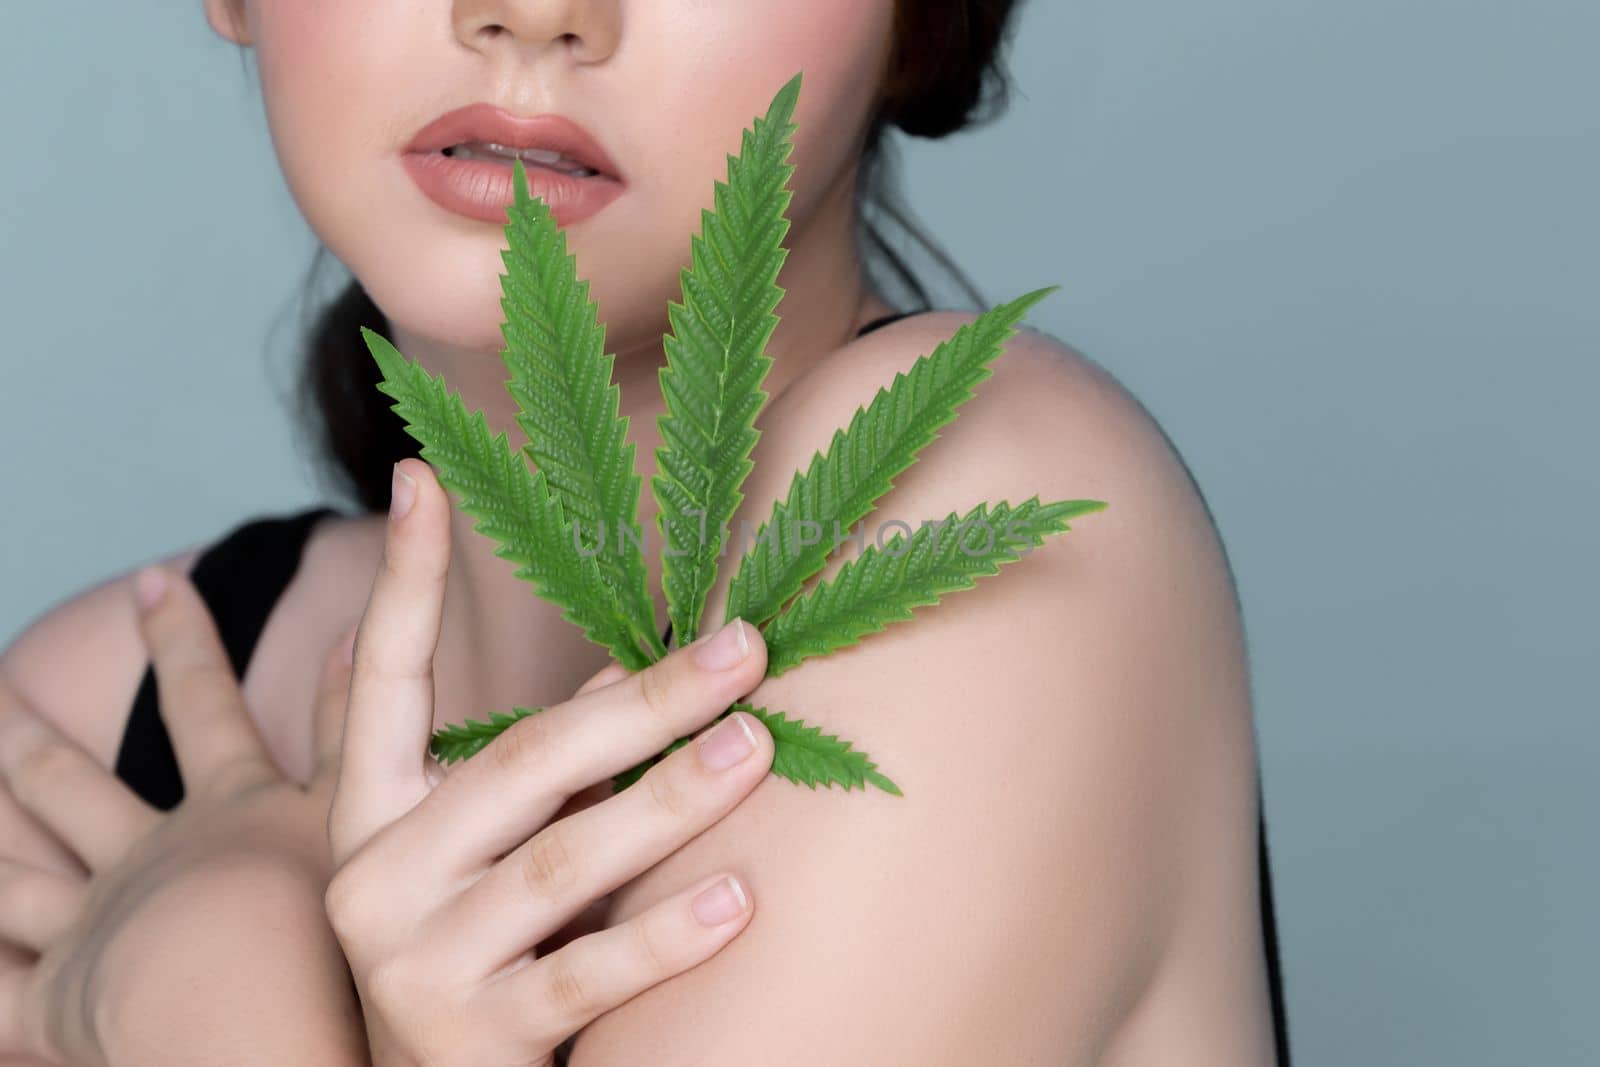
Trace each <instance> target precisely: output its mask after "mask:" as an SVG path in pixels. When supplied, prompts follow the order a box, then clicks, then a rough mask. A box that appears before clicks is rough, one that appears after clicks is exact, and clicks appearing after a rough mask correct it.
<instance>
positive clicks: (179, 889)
mask: <svg viewBox="0 0 1600 1067" xmlns="http://www.w3.org/2000/svg"><path fill="white" fill-rule="evenodd" d="M396 478H397V480H398V481H400V482H401V483H402V484H403V485H404V486H405V487H406V488H405V489H404V490H403V491H402V492H400V493H397V495H396V500H397V502H405V501H407V500H409V501H410V502H411V504H410V506H409V507H401V508H397V514H396V516H395V518H394V521H393V522H392V524H391V527H390V530H391V533H390V538H389V541H388V546H387V548H386V552H385V557H384V563H383V566H382V567H381V568H380V570H379V573H378V577H377V579H376V581H375V582H374V585H373V590H372V597H371V601H370V603H369V606H368V610H367V612H366V613H365V614H364V616H363V618H362V622H361V625H360V629H359V633H352V634H351V635H350V637H349V638H347V639H346V640H345V641H344V642H341V647H340V648H337V649H335V650H334V652H333V654H331V655H330V656H329V657H328V659H327V662H326V664H325V666H324V669H323V674H322V679H321V686H320V690H319V696H318V714H317V719H316V723H317V740H318V744H317V759H316V766H315V769H314V771H313V774H312V776H311V780H310V782H309V783H308V785H306V786H304V787H302V786H299V785H296V784H294V783H292V782H289V781H288V780H287V779H286V778H285V777H284V775H283V773H282V772H281V771H280V770H279V769H278V768H277V767H276V766H275V765H274V764H273V762H272V760H271V758H270V755H269V754H268V752H267V749H266V747H265V745H264V744H263V742H262V740H261V737H260V734H259V733H258V732H257V730H256V728H255V725H254V723H253V722H252V721H251V718H250V715H249V713H248V710H247V708H246V706H245V702H244V698H243V696H242V694H241V692H240V690H239V686H238V682H237V680H236V679H235V678H234V677H233V675H232V667H231V666H230V664H229V662H228V658H227V654H226V651H225V650H224V649H223V647H222V643H221V641H220V639H219V637H218V635H217V631H216V626H215V624H214V622H213V621H212V619H211V618H210V616H209V614H208V613H207V612H206V608H205V605H204V603H203V601H202V600H201V599H200V596H199V594H198V592H197V591H196V590H195V588H194V586H193V585H192V584H191V583H190V582H189V581H188V580H187V579H186V578H184V577H183V576H180V575H174V574H171V573H169V572H167V571H164V570H161V569H151V570H150V571H147V572H146V573H145V574H144V575H142V576H141V584H140V592H141V593H144V592H146V591H147V590H149V591H151V592H152V594H153V596H154V597H158V599H152V600H151V601H150V603H148V604H145V603H141V609H142V610H141V611H140V616H139V617H140V620H141V633H142V634H143V636H144V637H145V639H146V643H147V645H148V647H149V649H150V652H151V661H152V663H153V665H154V667H155V671H156V677H157V682H158V685H159V688H160V694H161V700H162V708H163V712H164V714H165V717H166V718H167V721H168V724H169V728H170V730H171V735H172V739H173V746H174V749H175V752H176V754H177V757H178V762H179V766H180V769H181V771H182V774H183V778H184V783H185V787H186V792H185V797H184V800H183V802H182V803H181V804H180V805H179V806H178V808H177V809H176V810H175V811H173V812H171V813H162V812H160V811H157V810H156V809H154V808H152V807H150V806H149V805H148V804H147V803H145V802H144V801H143V800H142V799H140V798H139V797H138V796H137V795H135V794H134V793H133V792H132V791H131V790H130V789H129V788H128V787H127V786H126V785H125V784H124V783H122V782H121V781H120V780H119V779H117V778H116V777H115V776H114V775H112V774H111V773H110V772H109V771H107V770H106V769H105V768H104V767H102V766H101V765H100V764H99V763H97V762H96V761H95V760H94V758H93V757H92V756H90V755H89V754H88V753H87V752H85V751H83V749H82V748H81V747H79V746H78V745H76V744H75V743H73V742H72V741H71V740H69V739H68V738H66V737H64V736H62V735H61V733H60V732H59V731H57V730H56V729H55V728H54V727H52V726H51V725H50V724H49V723H47V722H45V721H44V720H43V719H41V718H40V717H39V716H38V715H37V714H35V713H34V712H33V711H32V709H30V708H29V707H28V706H27V705H26V703H25V702H24V701H23V700H22V699H21V698H20V696H19V695H18V694H17V693H16V692H15V691H14V690H12V689H11V687H10V686H8V685H5V684H3V681H0V780H3V783H4V786H5V788H6V790H7V792H8V794H9V796H10V797H11V798H12V799H13V800H14V801H15V803H16V804H17V806H18V808H19V809H20V811H21V812H22V813H25V814H26V815H28V816H31V817H33V818H34V819H36V820H37V826H38V827H39V828H42V829H43V830H44V831H45V832H46V833H47V834H48V835H50V837H51V838H52V839H53V840H52V845H53V846H54V849H53V850H52V849H49V848H39V847H34V848H32V849H31V850H30V851H31V854H30V855H27V856H26V858H24V857H23V856H17V857H16V858H4V859H0V938H3V939H4V940H6V941H7V942H9V943H10V944H12V945H13V946H15V947H17V948H20V949H23V950H26V951H27V952H28V953H30V954H31V955H32V958H31V959H30V960H28V961H27V962H20V961H19V962H14V963H11V964H9V965H7V966H5V967H3V968H0V1053H3V1054H4V1055H6V1056H7V1057H10V1058H12V1059H11V1062H25V1063H30V1064H32V1063H48V1064H61V1065H71V1067H102V1065H114V1064H130V1065H132V1064H152V1065H154V1064H163V1065H182V1064H191V1063H192V1064H196V1065H199V1064H215V1063H219V1062H227V1063H230V1064H262V1065H281V1064H284V1063H312V1062H314V1063H317V1064H319V1065H325V1067H337V1065H339V1064H360V1063H367V1062H371V1063H374V1064H379V1065H382V1067H390V1065H395V1067H398V1065H410V1064H428V1065H431V1067H446V1065H449V1064H462V1065H474V1067H478V1065H483V1064H493V1063H507V1064H509V1063H516V1064H526V1065H545V1064H550V1063H553V1062H554V1052H555V1049H556V1048H557V1046H559V1045H560V1044H561V1043H562V1042H563V1041H565V1040H567V1039H568V1038H570V1037H571V1036H573V1035H574V1034H576V1033H577V1032H578V1031H579V1030H580V1029H582V1027H583V1026H585V1025H587V1024H588V1023H590V1022H591V1021H593V1019H594V1018H595V1017H596V1016H598V1015H599V1014H601V1013H603V1012H605V1011H607V1010H610V1009H611V1008H614V1007H616V1006H617V1005H619V1004H621V1003H623V1002H624V1001H626V1000H628V999H629V998H631V997H633V996H634V995H636V994H637V993H639V992H640V991H642V990H643V989H645V988H648V987H649V986H651V985H654V984H656V983H658V982H660V981H663V980H665V979H666V978H669V977H671V976H673V975H675V974H678V973H681V972H682V971H684V970H687V969H689V968H690V967H693V966H695V965H696V964H698V963H700V962H701V961H702V960H704V959H706V958H707V957H709V956H710V955H712V954H713V953H715V952H716V951H717V950H718V949H720V948H721V947H722V946H723V945H725V944H727V943H728V942H729V941H730V940H732V939H733V938H734V937H736V936H737V935H738V934H739V933H740V932H741V931H742V930H743V929H744V928H745V926H746V924H747V923H748V922H749V919H750V917H751V915H752V913H753V904H754V902H753V901H752V900H751V899H750V895H749V893H748V891H747V890H745V889H744V888H743V887H742V886H739V885H737V883H736V881H735V882H732V883H730V882H729V880H728V876H729V872H720V871H719V872H714V873H712V874H711V875H709V876H707V877H705V878H701V879H699V880H698V881H697V882H696V883H695V884H693V885H691V886H688V887H687V888H686V889H685V890H684V891H683V892H681V893H678V894H676V895H674V896H673V897H671V898H669V899H668V900H666V901H665V902H663V903H661V904H657V905H655V906H654V907H652V908H650V909H649V910H647V911H646V912H644V913H643V914H641V915H638V916H636V917H634V918H632V919H630V920H628V921H627V922H624V923H619V924H618V925H617V926H615V927H612V928H609V929H604V930H593V931H590V930H587V929H585V925H586V912H587V911H588V909H589V908H590V906H591V905H592V904H593V903H594V902H596V901H598V900H602V899H604V898H605V896H606V895H607V894H608V893H609V892H610V891H611V890H612V889H613V888H615V887H616V886H618V885H620V884H622V883H623V882H625V881H627V880H628V879H630V878H633V877H635V876H637V875H638V874H639V873H640V872H642V871H643V870H645V869H647V868H649V867H650V866H652V865H653V864H655V863H656V862H658V861H659V860H660V859H661V858H663V857H664V856H665V855H667V854H669V853H671V852H672V851H674V850H676V849H677V848H679V847H681V846H682V845H683V844H684V842H686V841H687V840H689V839H691V838H692V837H693V836H694V835H695V834H697V833H699V832H701V831H702V830H704V829H705V828H706V827H707V826H709V825H711V824H712V823H714V822H715V821H716V820H717V819H719V818H721V817H722V816H723V815H725V814H726V813H727V812H728V810H730V809H731V808H732V807H733V806H734V805H735V804H737V803H738V802H739V801H740V800H742V799H743V798H744V797H745V796H746V795H748V794H749V792H750V791H751V789H752V788H754V786H755V785H756V784H757V783H758V782H759V781H760V780H761V779H762V778H763V777H765V775H766V774H767V772H768V770H769V768H770V765H771V762H772V755H773V749H772V739H771V737H770V736H769V735H768V734H767V732H766V730H765V728H763V727H762V725H761V723H760V721H759V720H757V719H753V718H752V717H750V716H749V715H745V714H734V715H729V716H725V717H723V718H722V719H721V720H720V721H719V722H718V723H717V724H716V725H715V726H714V727H713V728H711V729H708V730H706V731H704V732H703V733H701V734H700V736H699V737H698V738H697V739H696V741H695V742H694V743H693V744H690V745H686V746H683V747H682V748H680V749H678V750H677V751H676V752H675V753H673V754H672V755H671V756H669V757H667V758H666V759H664V760H662V761H661V762H660V763H658V764H657V765H655V766H654V767H652V768H651V769H650V770H649V771H648V772H647V773H646V774H645V775H644V776H643V777H642V778H641V779H640V780H639V782H637V783H636V784H635V785H634V786H633V787H631V788H629V789H627V790H625V791H624V792H623V793H621V794H619V795H617V796H614V797H609V798H607V799H601V798H598V797H595V796H594V793H595V787H596V786H600V787H603V788H604V789H605V791H606V792H607V793H608V794H609V791H610V782H609V780H610V778H611V777H612V776H613V775H615V774H618V773H620V772H622V771H624V770H627V769H628V768H629V767H631V766H633V765H634V764H636V763H637V762H639V761H640V760H642V759H645V758H647V757H648V756H650V755H652V754H654V753H656V752H659V751H660V750H661V749H663V748H665V747H666V746H667V745H668V744H670V743H671V742H672V741H673V740H676V739H677V738H679V737H682V736H686V735H688V734H690V733H693V732H695V731H696V730H697V729H698V728H699V727H702V726H705V725H706V723H707V722H708V721H710V720H712V719H713V718H714V717H716V716H717V715H718V713H719V712H720V711H722V710H724V709H726V707H727V706H728V704H730V703H731V702H732V701H733V700H735V699H737V698H738V697H740V696H742V695H743V694H744V693H745V692H747V691H748V690H749V689H751V688H752V687H753V686H754V685H755V683H756V682H757V681H759V679H760V678H761V676H762V673H763V672H764V670H765V666H766V654H765V646H764V645H763V644H762V642H761V637H760V634H759V633H758V632H757V631H756V630H755V629H754V628H753V627H749V626H745V625H744V624H743V623H742V622H739V621H738V620H735V621H734V622H733V623H732V624H730V625H729V626H726V627H724V628H723V629H722V630H721V631H720V632H719V633H716V634H710V635H707V636H706V637H705V638H702V639H701V640H700V641H697V642H695V643H694V644H692V645H690V646H689V647H687V648H683V649H677V650H674V651H673V652H672V653H671V654H670V655H669V656H667V657H666V658H665V659H664V660H662V661H661V662H660V663H657V664H655V665H653V666H651V667H650V668H648V669H646V670H644V671H641V672H638V673H633V674H630V673H629V672H627V671H625V670H623V669H622V668H621V666H620V664H616V663H614V662H613V663H612V664H610V665H608V667H607V668H606V669H604V670H602V671H601V672H599V673H598V674H596V675H595V677H594V678H592V679H590V680H589V682H588V683H586V684H585V685H584V686H583V687H582V688H581V689H580V690H579V692H578V694H577V695H576V696H575V697H574V698H573V699H572V700H570V701H567V702H564V703H562V704H560V705H557V706H555V707H552V708H549V709H547V710H546V711H544V712H542V713H541V714H539V715H537V716H534V717H531V718H529V719H525V720H524V721H523V722H521V723H519V724H517V726H515V727H513V728H512V729H511V730H508V731H507V732H506V733H505V734H503V735H502V736H501V737H500V738H498V739H496V740H495V742H494V743H493V744H491V745H490V746H488V747H487V748H486V749H485V750H484V751H483V752H482V753H480V754H479V755H478V757H476V758H475V759H474V760H472V761H471V762H469V763H467V764H465V765H464V766H463V767H461V768H460V769H459V770H457V771H456V772H454V773H451V774H448V775H446V774H445V773H444V771H443V770H441V768H440V767H439V766H438V764H437V763H435V762H434V761H433V760H432V759H431V758H430V757H428V755H427V735H428V731H429V729H430V724H431V723H432V721H433V707H432V698H433V697H432V689H433V687H432V676H431V668H432V662H431V661H432V655H433V647H434V644H435V643H436V641H437V638H438V606H439V604H440V603H441V602H442V599H443V592H444V590H443V576H444V571H445V567H444V563H445V562H446V560H447V559H448V556H449V536H448V534H449V524H448V521H447V520H448V514H449V509H450V502H449V499H448V497H447V496H446V495H445V493H444V491H443V489H442V488H441V487H440V486H439V484H438V482H437V481H436V480H435V479H434V477H433V475H432V472H431V469H430V468H429V467H428V466H427V464H425V463H422V462H421V461H420V460H406V461H404V462H403V463H401V464H400V465H399V466H398V467H397V469H396ZM146 579H155V580H157V581H156V584H155V585H154V586H150V585H147V584H146V583H145V580H146ZM352 660H353V666H352ZM347 708H348V710H347ZM341 737H342V739H343V742H344V744H343V747H342V751H341ZM584 793H588V794H590V796H589V799H586V800H580V802H579V803H577V804H576V805H575V804H573V803H572V801H573V800H574V798H578V797H579V796H580V794H584ZM508 812H509V813H510V814H512V815H514V816H515V818H508V817H507V815H508ZM39 840H43V838H42V837H40V838H39ZM64 859H65V860H70V861H76V865H75V866H72V865H69V864H68V863H66V862H63V860H64ZM419 860H422V861H423V862H420V863H419ZM29 861H31V862H29ZM335 870H337V873H336V874H335V873H334V872H335ZM330 875H331V876H332V877H331V881H330ZM735 878H736V876H735ZM324 887H325V888H324ZM397 888H398V889H400V890H401V891H399V892H397ZM324 901H325V904H326V909H327V915H328V916H329V917H331V919H332V924H333V930H334V931H336V932H337V937H338V940H339V945H335V944H332V938H331V937H330V936H329V928H328V926H327V924H326V923H325V922H324V921H323V916H322V912H321V908H322V906H323V904H324ZM575 920H576V922H575ZM590 925H592V924H590ZM579 935H581V936H579ZM341 945H342V949H343V953H344V955H341V950H340V946H341ZM536 945H545V946H550V947H549V948H548V949H547V950H546V951H543V952H539V953H537V958H535V957H536V953H535V946H536ZM346 957H348V960H349V967H350V973H351V974H352V975H353V976H354V978H355V983H356V987H357V989H358V990H359V994H360V1005H359V1010H358V1007H357V1005H356V1004H354V1003H352V1002H351V998H350V995H349V990H348V986H347V985H346V980H345V976H346V969H345V967H346V962H345V960H346ZM241 964H244V965H241ZM185 991H188V995H185ZM363 1018H364V1030H365V1035H363V1032H362V1031H363V1025H362V1023H361V1022H360V1020H361V1019H363ZM291 1020H292V1021H293V1022H294V1025H285V1023H286V1022H288V1021H291ZM363 1036H365V1038H366V1039H367V1040H363ZM368 1041H370V1045H369V1044H368V1043H367V1042H368ZM369 1050H370V1060H369ZM23 1057H26V1058H25V1059H24V1058H23Z"/></svg>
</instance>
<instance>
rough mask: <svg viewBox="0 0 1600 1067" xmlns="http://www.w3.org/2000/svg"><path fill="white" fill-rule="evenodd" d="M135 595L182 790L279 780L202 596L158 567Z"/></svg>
mask: <svg viewBox="0 0 1600 1067" xmlns="http://www.w3.org/2000/svg"><path fill="white" fill-rule="evenodd" d="M134 590H135V593H134V595H135V599H136V601H137V603H138V607H139V631H140V633H141V634H142V635H143V637H144V642H145V646H146V647H147V648H148V649H149V650H150V658H151V666H152V667H153V668H154V670H155V676H156V691H157V693H158V695H159V698H160V702H161V718H162V720H163V721H164V722H165V723H166V726H167V732H168V733H169V734H170V735H171V736H172V749H173V752H174V753H175V754H176V755H177V758H178V769H179V772H180V774H181V775H182V777H183V784H184V788H185V789H186V790H192V791H196V792H199V791H203V790H206V789H210V788H214V787H217V786H219V785H222V784H223V783H224V782H229V783H231V782H238V781H259V780H264V779H265V780H270V779H272V778H275V777H277V770H276V768H275V767H274V765H273V763H272V757H271V756H270V755H269V754H268V753H267V747H266V744H265V743H264V742H263V741H262V740H261V733H260V731H258V730H257V729H256V725H255V723H254V721H252V720H251V718H250V711H249V708H248V707H247V706H246V705H245V701H244V693H243V692H242V690H241V689H240V685H239V676H238V673H237V672H236V671H235V670H234V668H233V663H232V661H231V660H230V659H229V658H228V652H227V649H226V648H224V647H223V644H222V638H221V636H220V635H219V634H218V633H217V625H216V622H215V621H214V620H213V619H212V618H211V612H210V611H209V610H208V609H207V607H206V603H205V600H204V599H202V598H201V596H200V591H199V590H198V589H196V588H195V587H194V584H193V583H192V582H191V581H190V580H189V579H188V577H187V576H185V575H182V574H178V573H175V572H173V571H169V570H166V569H164V568H161V567H146V568H145V569H144V570H142V571H140V572H139V574H138V575H137V576H136V578H135V581H134Z"/></svg>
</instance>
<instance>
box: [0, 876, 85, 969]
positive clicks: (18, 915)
mask: <svg viewBox="0 0 1600 1067" xmlns="http://www.w3.org/2000/svg"><path fill="white" fill-rule="evenodd" d="M88 893H89V888H88V883H87V882H85V881H83V880H82V879H76V878H63V877H62V876H61V875H59V874H53V873H51V872H49V871H41V870H39V869H37V868H35V867H29V866H28V865H27V864H24V863H13V862H11V861H10V860H0V938H3V939H5V940H6V941H9V942H11V943H12V944H14V945H21V946H23V947H24V948H30V949H32V950H33V951H35V952H43V951H44V950H45V948H46V946H48V945H49V944H50V943H51V942H52V941H54V940H55V939H56V938H58V937H60V936H61V934H62V933H63V932H64V931H66V930H67V928H68V927H70V926H71V925H72V924H73V923H74V922H75V921H77V919H78V917H79V915H81V914H82V912H83V903H84V900H85V899H86V898H87V897H88Z"/></svg>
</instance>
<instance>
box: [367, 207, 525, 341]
mask: <svg viewBox="0 0 1600 1067" xmlns="http://www.w3.org/2000/svg"><path fill="white" fill-rule="evenodd" d="M451 230H454V232H450V231H451ZM373 232H382V233H383V234H384V237H383V239H382V240H380V241H377V242H373V241H370V239H369V240H367V241H364V242H362V244H361V246H360V247H359V248H357V249H354V250H352V253H351V258H350V259H348V260H345V262H346V263H347V264H348V265H349V266H350V268H351V273H353V274H354V275H355V276H356V277H357V278H359V279H361V284H362V285H363V286H364V287H365V288H366V290H367V293H368V295H370V296H371V297H372V300H373V302H374V303H376V304H377V305H378V309H379V310H380V311H382V312H383V313H384V317H385V318H387V319H388V320H389V322H390V323H391V325H392V326H394V327H398V328H400V329H403V330H405V331H407V332H408V333H411V334H414V335H416V336H418V337H420V338H422V339H425V340H426V341H428V342H430V343H431V344H434V345H440V346H444V347H447V348H452V349H465V350H469V351H482V352H485V353H495V352H498V351H499V349H500V347H501V346H502V344H503V343H504V337H503V335H502V334H501V332H500V324H501V322H502V320H503V318H504V311H503V310H502V309H501V307H500V298H501V291H500V274H501V273H502V272H503V271H504V270H505V264H504V262H503V261H502V260H501V258H500V252H501V249H502V248H503V247H504V245H505V233H504V231H503V230H500V229H497V228H495V227H493V226H489V225H481V226H478V227H477V229H476V231H475V232H474V231H471V230H468V231H467V232H462V230H461V228H460V227H450V228H444V227H438V226H432V225H425V224H420V223H418V224H412V225H410V226H407V227H398V226H395V225H394V224H393V222H392V220H391V224H390V226H389V227H388V229H387V231H386V232H385V231H382V230H379V231H373V230H368V231H367V233H368V235H370V234H372V233H373ZM341 258H343V257H341ZM390 340H393V341H395V342H396V344H397V345H398V344H399V343H400V342H399V339H398V338H394V337H391V338H390Z"/></svg>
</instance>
